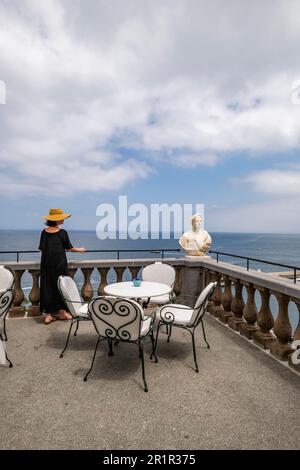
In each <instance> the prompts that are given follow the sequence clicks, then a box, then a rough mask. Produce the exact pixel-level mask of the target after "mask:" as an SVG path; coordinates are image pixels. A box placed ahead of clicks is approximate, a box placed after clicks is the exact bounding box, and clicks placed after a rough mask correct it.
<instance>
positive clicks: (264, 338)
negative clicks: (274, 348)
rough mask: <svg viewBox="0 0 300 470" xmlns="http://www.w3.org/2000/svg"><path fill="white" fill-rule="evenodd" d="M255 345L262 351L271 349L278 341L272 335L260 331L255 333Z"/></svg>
mask: <svg viewBox="0 0 300 470" xmlns="http://www.w3.org/2000/svg"><path fill="white" fill-rule="evenodd" d="M253 340H254V343H255V344H256V345H257V346H259V347H260V348H262V349H270V346H271V344H272V343H273V342H274V341H276V338H275V336H274V335H272V333H264V332H262V331H261V330H258V331H257V332H256V333H253Z"/></svg>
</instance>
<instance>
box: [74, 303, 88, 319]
mask: <svg viewBox="0 0 300 470" xmlns="http://www.w3.org/2000/svg"><path fill="white" fill-rule="evenodd" d="M76 316H77V317H79V318H86V319H90V316H89V313H88V304H82V305H81V306H80V307H79V309H78V310H77V312H76Z"/></svg>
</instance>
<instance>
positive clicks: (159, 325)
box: [150, 322, 163, 359]
mask: <svg viewBox="0 0 300 470" xmlns="http://www.w3.org/2000/svg"><path fill="white" fill-rule="evenodd" d="M162 325H163V323H161V322H159V323H158V325H157V331H156V338H155V344H154V350H153V351H152V353H151V356H150V359H152V357H153V356H154V354H155V353H156V348H157V339H158V333H159V329H160V327H161V326H162Z"/></svg>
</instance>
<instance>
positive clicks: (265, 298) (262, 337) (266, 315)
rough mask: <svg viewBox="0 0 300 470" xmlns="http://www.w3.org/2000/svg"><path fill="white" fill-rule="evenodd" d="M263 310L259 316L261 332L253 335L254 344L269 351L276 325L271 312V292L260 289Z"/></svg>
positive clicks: (258, 321) (261, 309)
mask: <svg viewBox="0 0 300 470" xmlns="http://www.w3.org/2000/svg"><path fill="white" fill-rule="evenodd" d="M259 291H260V295H261V308H260V310H259V312H258V314H257V324H258V326H259V330H258V331H256V332H255V333H254V334H253V339H254V342H255V343H256V344H257V345H258V346H260V347H262V348H263V349H269V348H270V345H271V343H272V342H273V341H275V336H274V335H273V334H272V333H271V332H270V330H271V329H272V328H273V325H274V319H273V315H272V312H271V310H270V291H269V289H265V288H260V289H259Z"/></svg>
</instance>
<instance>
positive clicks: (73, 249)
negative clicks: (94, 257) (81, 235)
mask: <svg viewBox="0 0 300 470" xmlns="http://www.w3.org/2000/svg"><path fill="white" fill-rule="evenodd" d="M68 251H71V252H72V253H84V252H85V251H86V248H83V247H82V248H75V247H73V248H70V249H69V250H68Z"/></svg>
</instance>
